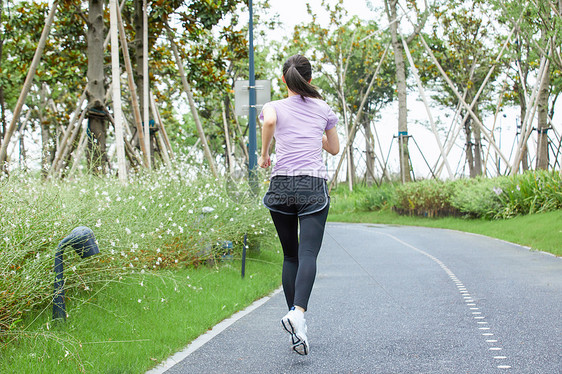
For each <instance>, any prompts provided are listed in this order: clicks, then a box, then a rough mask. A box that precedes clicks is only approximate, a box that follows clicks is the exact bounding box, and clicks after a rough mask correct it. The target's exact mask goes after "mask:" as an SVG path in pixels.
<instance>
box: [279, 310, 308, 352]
mask: <svg viewBox="0 0 562 374" xmlns="http://www.w3.org/2000/svg"><path fill="white" fill-rule="evenodd" d="M281 325H282V326H283V328H284V329H285V331H287V332H288V333H289V334H291V344H292V347H293V351H295V352H297V353H298V354H300V355H303V356H304V355H307V354H308V352H309V351H310V347H309V345H308V339H307V338H306V333H307V332H308V328H307V327H306V320H305V319H304V313H303V312H300V311H298V310H290V311H289V313H287V314H286V315H285V317H283V318H282V319H281Z"/></svg>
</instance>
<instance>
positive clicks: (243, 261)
mask: <svg viewBox="0 0 562 374" xmlns="http://www.w3.org/2000/svg"><path fill="white" fill-rule="evenodd" d="M250 1H251V0H250ZM247 245H248V234H244V247H243V248H242V279H244V276H245V275H246V246H247Z"/></svg>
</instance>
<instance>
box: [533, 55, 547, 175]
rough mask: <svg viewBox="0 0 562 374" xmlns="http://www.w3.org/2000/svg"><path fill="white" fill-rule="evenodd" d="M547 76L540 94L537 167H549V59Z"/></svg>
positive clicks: (544, 168) (538, 104)
mask: <svg viewBox="0 0 562 374" xmlns="http://www.w3.org/2000/svg"><path fill="white" fill-rule="evenodd" d="M546 63H547V64H548V65H547V66H546V70H545V73H544V74H545V76H544V79H543V81H542V85H541V87H540V90H539V96H538V99H537V100H538V103H537V107H538V124H537V164H536V169H543V170H546V169H548V128H549V124H548V98H549V96H550V74H549V70H550V69H549V68H550V64H549V62H548V60H547V62H546Z"/></svg>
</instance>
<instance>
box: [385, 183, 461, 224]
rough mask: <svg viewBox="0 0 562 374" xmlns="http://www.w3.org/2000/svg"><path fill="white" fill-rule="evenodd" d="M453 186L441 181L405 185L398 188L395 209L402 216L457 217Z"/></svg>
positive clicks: (394, 203)
mask: <svg viewBox="0 0 562 374" xmlns="http://www.w3.org/2000/svg"><path fill="white" fill-rule="evenodd" d="M453 191H454V189H453V185H452V184H451V183H448V182H443V181H440V180H434V179H431V180H424V181H420V182H411V183H405V184H403V185H401V186H398V187H397V188H396V193H395V198H394V202H393V205H394V209H395V210H396V211H397V212H398V213H400V214H409V215H417V216H425V217H438V216H446V215H456V214H458V211H457V210H456V209H454V207H453V206H452V205H451V202H450V200H451V195H452V194H453Z"/></svg>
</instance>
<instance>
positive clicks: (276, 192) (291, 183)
mask: <svg viewBox="0 0 562 374" xmlns="http://www.w3.org/2000/svg"><path fill="white" fill-rule="evenodd" d="M329 200H330V197H329V196H328V188H327V186H326V180H325V179H324V178H318V177H312V176H309V175H297V176H282V175H276V176H274V177H273V178H271V181H270V183H269V190H268V191H267V193H266V194H265V196H264V197H263V204H264V205H265V206H266V207H267V208H268V209H269V210H271V211H273V212H277V213H283V214H290V215H298V216H303V215H307V214H312V213H316V212H319V211H321V210H322V209H324V208H325V207H326V206H327V205H328V202H329Z"/></svg>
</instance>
